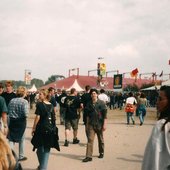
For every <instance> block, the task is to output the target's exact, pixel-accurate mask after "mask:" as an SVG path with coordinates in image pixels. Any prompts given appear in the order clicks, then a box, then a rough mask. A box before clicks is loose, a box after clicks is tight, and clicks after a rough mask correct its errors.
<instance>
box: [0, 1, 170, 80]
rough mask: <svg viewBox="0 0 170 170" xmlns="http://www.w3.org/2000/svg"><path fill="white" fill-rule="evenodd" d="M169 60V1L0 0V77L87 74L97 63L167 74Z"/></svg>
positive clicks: (20, 77) (122, 70)
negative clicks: (75, 72)
mask: <svg viewBox="0 0 170 170" xmlns="http://www.w3.org/2000/svg"><path fill="white" fill-rule="evenodd" d="M98 57H103V58H104V59H102V60H98ZM169 59H170V1H169V0H15V1H14V0H0V80H4V79H5V80H6V79H9V80H10V79H12V80H24V71H25V70H26V69H29V70H31V72H32V78H39V79H42V80H44V81H45V80H47V79H48V77H50V76H51V75H55V74H57V75H64V76H66V77H67V76H68V70H69V69H72V68H80V74H81V75H87V74H88V70H92V69H96V68H97V63H98V62H104V63H106V65H107V71H111V70H119V72H120V73H123V72H130V71H132V70H133V69H135V68H138V70H139V73H146V72H148V73H150V72H156V73H157V74H160V73H161V71H162V70H163V71H164V73H166V74H167V73H168V74H169V73H170V65H168V61H169ZM72 74H74V72H72ZM113 74H114V73H110V74H108V75H109V76H112V75H113ZM91 75H96V72H94V73H93V72H92V73H91Z"/></svg>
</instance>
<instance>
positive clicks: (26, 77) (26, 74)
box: [24, 70, 31, 85]
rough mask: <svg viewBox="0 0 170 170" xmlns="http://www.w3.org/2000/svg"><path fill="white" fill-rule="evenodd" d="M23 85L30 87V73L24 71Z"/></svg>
mask: <svg viewBox="0 0 170 170" xmlns="http://www.w3.org/2000/svg"><path fill="white" fill-rule="evenodd" d="M24 79H25V84H26V85H30V84H31V71H30V70H25V78H24Z"/></svg>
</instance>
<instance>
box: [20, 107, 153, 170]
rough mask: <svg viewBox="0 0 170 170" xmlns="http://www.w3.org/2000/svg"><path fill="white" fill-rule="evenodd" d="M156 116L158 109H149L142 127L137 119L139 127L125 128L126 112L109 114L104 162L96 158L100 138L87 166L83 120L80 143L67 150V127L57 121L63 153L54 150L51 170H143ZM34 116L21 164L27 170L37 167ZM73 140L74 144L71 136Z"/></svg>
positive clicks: (29, 120)
mask: <svg viewBox="0 0 170 170" xmlns="http://www.w3.org/2000/svg"><path fill="white" fill-rule="evenodd" d="M32 112H34V111H32ZM155 115H156V111H155V109H149V110H148V114H147V117H146V119H145V124H144V125H143V126H139V120H138V118H136V125H126V116H125V113H124V111H120V110H114V111H109V113H108V124H107V131H106V132H105V134H104V138H105V157H104V159H98V158H97V156H98V145H97V138H95V143H94V153H93V161H92V162H88V163H83V162H82V159H83V158H84V157H85V152H86V137H85V132H84V125H83V123H82V120H80V125H79V134H78V137H79V139H80V141H81V142H80V144H77V145H73V144H70V145H69V147H64V146H63V143H64V126H63V125H59V119H58V121H57V124H58V128H59V136H60V147H61V151H60V152H57V151H56V150H55V149H52V150H51V155H50V159H49V165H48V170H79V169H80V170H122V169H126V170H140V168H141V162H142V159H143V152H144V148H145V145H146V142H147V140H148V138H149V135H150V133H151V130H152V127H153V125H154V124H155V120H156V116H155ZM33 117H34V115H33V114H32V113H31V114H30V115H29V119H28V127H27V129H26V144H25V153H26V156H27V157H28V160H27V161H25V162H22V165H23V167H24V169H25V170H34V169H36V167H37V165H38V161H37V157H36V153H35V152H33V151H32V145H31V143H30V139H31V127H32V124H33ZM70 141H72V133H71V134H70Z"/></svg>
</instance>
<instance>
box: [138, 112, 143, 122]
mask: <svg viewBox="0 0 170 170" xmlns="http://www.w3.org/2000/svg"><path fill="white" fill-rule="evenodd" d="M139 120H140V123H142V124H143V122H144V116H143V112H142V111H139Z"/></svg>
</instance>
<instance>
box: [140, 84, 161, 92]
mask: <svg viewBox="0 0 170 170" xmlns="http://www.w3.org/2000/svg"><path fill="white" fill-rule="evenodd" d="M160 87H161V86H160V85H157V86H151V87H148V88H145V89H141V90H142V91H146V90H159V89H160Z"/></svg>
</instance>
